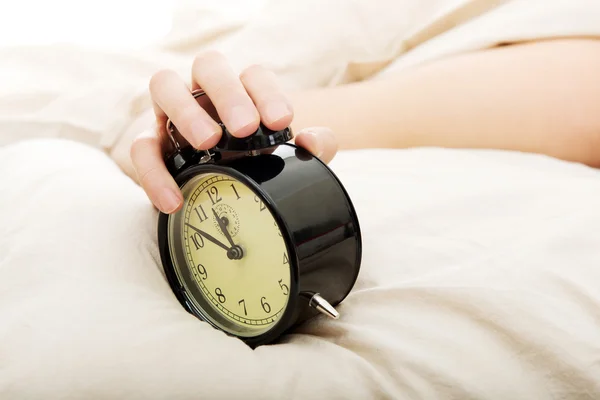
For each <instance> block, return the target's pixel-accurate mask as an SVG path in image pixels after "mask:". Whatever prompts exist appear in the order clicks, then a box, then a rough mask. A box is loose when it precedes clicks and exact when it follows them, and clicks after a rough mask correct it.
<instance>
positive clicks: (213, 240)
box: [186, 222, 229, 251]
mask: <svg viewBox="0 0 600 400" xmlns="http://www.w3.org/2000/svg"><path fill="white" fill-rule="evenodd" d="M186 225H187V226H189V227H190V228H192V229H193V230H195V231H196V232H198V233H199V234H200V235H202V236H204V237H205V238H206V239H207V240H209V241H211V242H213V243H214V244H216V245H217V246H219V247H222V248H223V249H224V250H226V251H229V247H228V246H226V245H225V244H223V243H222V242H221V241H220V240H219V239H216V238H215V237H213V236H211V235H209V234H208V233H206V232H204V231H201V230H200V229H198V228H196V227H195V226H193V225H190V224H188V223H187V222H186Z"/></svg>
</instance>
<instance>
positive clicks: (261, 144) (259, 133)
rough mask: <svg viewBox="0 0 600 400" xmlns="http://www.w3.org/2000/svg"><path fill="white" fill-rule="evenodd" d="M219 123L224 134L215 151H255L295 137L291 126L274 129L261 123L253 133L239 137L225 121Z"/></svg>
mask: <svg viewBox="0 0 600 400" xmlns="http://www.w3.org/2000/svg"><path fill="white" fill-rule="evenodd" d="M219 125H221V129H222V131H223V134H222V135H221V140H219V143H217V145H216V146H215V147H214V150H215V151H222V152H227V151H236V152H237V151H242V152H253V151H258V150H263V149H266V148H269V147H273V146H277V145H280V144H283V143H286V142H289V141H290V140H291V139H293V137H294V135H293V134H292V130H291V129H290V128H285V129H283V130H280V131H273V130H271V129H269V128H267V127H266V126H264V125H263V124H262V123H261V124H260V126H259V127H258V129H257V130H256V132H254V133H253V134H252V135H250V136H247V137H244V138H238V137H235V136H233V135H232V134H231V133H230V132H229V131H228V130H227V128H226V127H225V125H223V123H219Z"/></svg>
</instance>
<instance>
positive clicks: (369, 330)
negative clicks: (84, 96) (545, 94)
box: [0, 139, 600, 400]
mask: <svg viewBox="0 0 600 400" xmlns="http://www.w3.org/2000/svg"><path fill="white" fill-rule="evenodd" d="M331 166H332V168H333V169H334V171H335V172H336V173H337V174H338V176H339V177H340V179H341V180H342V181H343V182H344V184H345V185H346V188H347V190H348V192H349V193H350V196H351V197H352V198H353V201H354V203H355V206H356V208H357V212H358V213H359V217H360V221H361V226H362V230H363V235H364V259H363V264H362V269H361V273H360V276H359V279H358V282H357V284H356V286H355V288H354V290H353V291H352V293H351V294H350V296H349V297H348V298H347V299H346V300H345V301H344V302H343V303H342V305H341V306H340V307H339V311H340V313H341V318H340V319H339V320H330V319H327V318H326V317H317V318H315V319H314V320H312V321H310V322H308V323H306V324H304V325H302V326H301V327H299V328H298V329H296V330H295V331H293V332H291V333H290V334H288V335H286V336H285V337H284V338H283V339H282V341H281V342H280V343H277V344H274V345H270V346H262V347H259V348H257V349H256V350H251V349H250V348H248V347H247V346H245V345H244V344H242V342H241V341H239V340H237V339H235V338H232V337H228V336H226V335H225V334H223V333H221V332H219V331H217V330H215V329H213V328H211V327H209V326H208V325H207V324H206V323H203V322H201V321H200V320H198V319H196V318H195V317H193V316H191V315H190V314H188V313H186V312H185V311H184V310H183V309H182V308H181V306H180V305H179V303H178V302H177V300H176V299H175V296H174V295H173V294H172V292H171V291H170V289H169V286H168V284H167V282H166V279H165V276H164V273H163V271H162V268H161V264H160V260H159V256H158V252H157V243H156V211H155V209H154V208H153V207H152V206H151V204H150V202H149V201H148V199H147V198H146V196H145V194H144V193H143V191H142V190H141V188H140V187H138V186H137V185H136V184H134V183H133V182H132V181H131V180H130V179H129V178H127V177H126V176H125V175H123V174H122V173H121V172H120V171H119V170H118V168H117V167H116V166H115V165H114V164H113V163H112V162H111V161H110V160H109V159H108V157H107V156H106V155H105V154H104V153H103V152H101V151H99V150H96V149H94V148H92V147H87V146H86V145H83V144H78V143H74V142H70V141H67V140H58V139H56V140H52V139H43V140H32V141H23V142H19V143H17V144H13V145H11V146H7V147H4V148H0V187H1V188H2V189H1V193H2V195H1V196H0V221H2V224H0V398H2V399H7V400H10V399H41V398H48V399H50V398H53V399H54V398H61V399H81V398H93V399H116V398H128V399H192V398H211V399H235V398H251V399H283V398H298V399H317V398H319V399H320V398H329V399H348V398H357V399H358V398H360V399H367V398H378V399H385V398H390V399H392V398H393V399H415V398H422V399H433V398H444V399H465V398H485V399H548V398H598V397H600V385H599V381H598V377H599V376H600V319H599V318H598V316H599V315H600V268H598V263H599V262H600V235H598V234H597V227H598V226H599V224H600V211H598V210H599V209H598V204H599V203H600V176H599V173H598V171H596V170H593V169H590V168H587V167H584V166H582V165H578V164H569V163H566V162H562V161H558V160H555V159H550V158H546V157H542V156H536V155H526V154H518V153H509V152H500V151H497V152H496V151H482V150H479V151H475V150H469V151H466V150H465V151H462V150H441V149H435V148H431V149H412V150H378V149H371V150H361V151H348V152H341V153H340V154H339V155H338V156H337V157H336V159H335V160H334V161H333V162H332V164H331Z"/></svg>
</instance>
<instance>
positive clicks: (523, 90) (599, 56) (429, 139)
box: [112, 39, 600, 212]
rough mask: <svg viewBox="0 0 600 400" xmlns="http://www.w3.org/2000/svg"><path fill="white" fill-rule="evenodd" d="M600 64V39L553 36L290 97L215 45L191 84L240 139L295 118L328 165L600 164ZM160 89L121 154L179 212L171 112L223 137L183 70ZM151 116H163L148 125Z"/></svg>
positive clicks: (263, 73) (303, 138) (191, 130)
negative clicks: (385, 152) (525, 155)
mask: <svg viewBox="0 0 600 400" xmlns="http://www.w3.org/2000/svg"><path fill="white" fill-rule="evenodd" d="M598 71H600V41H597V40H592V39H562V40H548V41H539V42H530V43H523V44H514V45H510V46H502V47H498V48H494V49H489V50H481V51H475V52H471V53H466V54H463V55H457V56H452V57H447V58H442V59H439V60H437V61H433V62H430V63H428V64H424V65H421V66H418V67H415V68H412V69H408V70H406V71H401V72H398V73H396V74H395V75H391V76H389V77H387V78H385V79H382V80H371V81H363V82H358V83H351V84H346V85H342V86H338V87H327V88H317V89H313V90H307V91H302V92H296V93H290V94H287V95H286V94H284V93H283V92H282V90H281V88H280V87H279V86H278V84H277V80H276V77H275V76H274V75H273V74H272V73H271V72H269V71H268V70H266V69H264V68H262V67H261V66H250V67H249V68H247V69H246V70H244V71H243V72H242V73H241V75H236V74H235V73H234V72H233V71H232V69H231V67H230V66H229V64H228V63H227V60H226V59H225V58H224V57H223V56H222V55H220V54H219V53H215V52H209V53H205V54H201V55H199V56H198V57H197V58H196V59H195V61H194V62H193V65H192V82H193V83H192V85H191V88H192V89H193V88H197V87H202V88H203V89H204V90H205V91H206V92H207V93H208V95H209V97H210V98H211V100H212V101H213V103H214V104H215V105H216V108H217V110H218V112H219V115H220V116H221V118H222V120H223V123H224V124H225V126H226V127H227V128H228V129H229V130H230V131H231V132H232V133H233V134H234V135H235V136H239V137H243V136H247V135H249V134H251V133H252V132H253V131H254V130H255V129H256V128H257V127H258V123H259V120H262V121H263V122H264V123H265V124H266V125H267V126H268V127H269V128H271V129H281V128H282V127H284V126H288V125H290V124H291V126H292V128H293V129H294V131H295V132H297V138H296V144H298V145H300V146H303V147H305V148H307V149H308V150H309V151H311V152H313V153H314V154H316V155H320V156H321V157H322V158H323V159H324V161H325V162H329V161H330V160H331V159H332V158H333V157H334V156H335V154H336V151H337V150H338V148H340V149H357V148H369V147H370V148H408V147H416V146H436V147H446V148H474V149H476V148H486V149H501V150H511V151H521V152H529V153H538V154H545V155H548V156H550V157H555V158H558V159H562V160H566V161H572V162H578V163H582V164H585V165H589V166H591V167H599V166H600V106H599V105H600V74H599V73H598ZM150 93H151V96H152V98H153V101H154V108H153V110H152V111H149V112H148V114H146V115H142V116H140V118H139V120H138V121H136V123H134V124H133V125H132V127H131V128H130V129H129V131H128V132H127V133H126V134H125V135H124V137H123V140H122V142H121V144H119V145H117V146H116V147H115V148H114V149H113V151H112V155H113V158H114V159H115V160H116V161H117V163H118V164H119V165H120V166H121V168H122V169H123V170H124V171H125V172H126V173H128V174H129V175H130V176H132V177H135V179H137V181H138V182H139V183H140V184H141V185H142V187H143V188H144V190H145V191H146V193H147V194H148V196H149V198H150V199H151V200H152V202H153V203H154V204H155V205H156V207H157V208H159V209H161V210H162V211H164V212H173V211H176V210H178V209H179V208H180V207H181V203H182V198H181V193H179V189H178V188H177V186H176V185H175V183H174V181H173V179H172V178H171V177H170V176H169V175H168V173H167V172H166V169H165V167H164V163H163V161H162V156H161V154H162V153H161V143H163V142H164V141H163V140H161V137H163V136H164V129H163V128H162V127H164V122H165V120H166V118H167V117H166V116H167V115H168V116H169V117H170V118H171V119H172V120H173V122H174V124H175V125H176V126H177V127H178V128H179V130H180V131H181V133H182V135H183V136H184V137H185V139H187V140H188V141H189V142H190V143H191V144H193V145H194V146H195V147H197V148H198V149H207V148H210V147H212V146H213V145H214V144H215V143H216V142H217V141H218V139H219V135H220V134H219V132H218V126H217V125H216V124H215V123H214V121H212V120H211V119H210V118H209V117H208V116H207V115H206V113H205V112H203V110H202V109H201V108H200V107H199V106H198V104H197V102H196V101H195V100H194V99H193V97H192V96H191V94H190V87H189V86H188V85H186V84H185V83H184V81H183V80H182V79H181V78H179V77H178V76H177V75H176V74H175V73H173V72H172V71H159V72H158V73H157V74H155V75H154V76H153V77H152V79H151V81H150ZM292 104H293V109H292ZM150 120H154V121H156V122H157V124H155V125H154V128H150V129H149V130H148V129H147V127H148V126H149V121H150ZM156 126H158V128H156ZM140 131H143V133H142V134H139V132H140ZM333 132H336V133H337V136H334V134H333ZM136 135H137V136H136ZM135 136H136V138H135V139H134V140H133V144H131V143H132V142H131V140H132V139H131V138H132V137H135ZM128 151H129V152H128ZM127 152H128V153H129V154H127ZM127 155H129V156H130V157H126V156H127Z"/></svg>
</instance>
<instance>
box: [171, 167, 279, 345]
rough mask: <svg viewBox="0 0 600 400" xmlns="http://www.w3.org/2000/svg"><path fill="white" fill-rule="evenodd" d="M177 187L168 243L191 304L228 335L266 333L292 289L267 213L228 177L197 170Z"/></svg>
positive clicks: (253, 195)
mask: <svg viewBox="0 0 600 400" xmlns="http://www.w3.org/2000/svg"><path fill="white" fill-rule="evenodd" d="M182 192H183V195H184V199H185V202H184V205H183V207H182V209H181V210H180V211H178V212H177V213H175V214H173V215H171V217H170V218H169V243H170V252H171V259H172V261H173V267H174V269H175V272H176V274H177V275H178V277H179V281H180V282H181V284H182V286H183V287H184V290H185V291H186V293H187V294H188V297H189V299H190V301H191V302H192V303H193V304H192V306H193V307H194V308H196V309H197V311H198V312H199V313H200V314H202V316H203V317H204V318H206V319H208V320H209V321H211V322H212V323H213V324H216V325H217V326H218V327H220V328H221V329H223V330H225V331H227V332H229V333H231V334H235V335H238V336H246V337H250V336H258V335H260V334H262V333H264V332H266V331H268V330H270V329H271V328H272V327H273V326H274V325H275V323H276V322H277V321H278V319H279V318H280V317H281V316H282V314H283V312H284V310H285V307H286V305H287V303H288V299H289V295H290V288H291V284H290V279H291V269H290V263H289V254H288V251H287V247H286V244H285V241H284V239H283V237H282V234H281V231H280V229H279V227H278V224H277V222H276V221H275V219H274V218H273V215H272V214H271V212H270V211H269V209H268V208H267V207H266V206H265V204H264V202H263V201H262V199H261V198H260V197H259V196H258V195H257V194H256V193H255V192H254V191H253V190H252V189H250V188H249V187H248V186H246V185H245V184H244V183H242V182H241V181H239V180H236V179H234V178H233V177H231V176H229V175H225V174H221V173H212V172H211V173H205V174H201V175H196V176H195V177H193V178H192V179H191V180H189V181H188V182H187V183H186V184H185V185H184V187H183V188H182Z"/></svg>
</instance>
